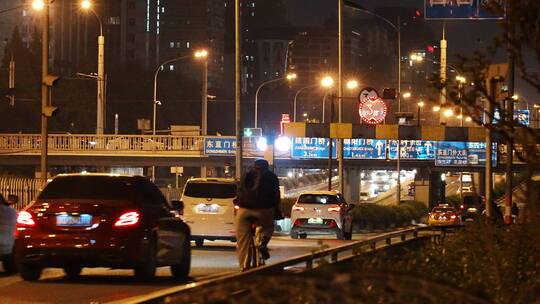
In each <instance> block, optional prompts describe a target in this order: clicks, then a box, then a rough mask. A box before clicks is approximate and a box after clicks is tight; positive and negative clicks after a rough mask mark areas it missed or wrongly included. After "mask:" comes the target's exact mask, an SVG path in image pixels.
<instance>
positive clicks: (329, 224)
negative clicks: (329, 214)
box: [328, 220, 337, 227]
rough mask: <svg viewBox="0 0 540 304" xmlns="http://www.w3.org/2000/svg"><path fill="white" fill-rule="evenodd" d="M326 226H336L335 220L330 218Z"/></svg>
mask: <svg viewBox="0 0 540 304" xmlns="http://www.w3.org/2000/svg"><path fill="white" fill-rule="evenodd" d="M328 226H330V227H336V226H337V224H336V221H334V220H330V223H328Z"/></svg>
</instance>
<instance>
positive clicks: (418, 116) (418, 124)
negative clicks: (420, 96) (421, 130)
mask: <svg viewBox="0 0 540 304" xmlns="http://www.w3.org/2000/svg"><path fill="white" fill-rule="evenodd" d="M424 105H425V104H424V102H423V101H420V102H418V103H417V104H416V106H417V107H418V113H417V115H416V119H417V121H416V125H417V126H420V109H422V107H423V106H424Z"/></svg>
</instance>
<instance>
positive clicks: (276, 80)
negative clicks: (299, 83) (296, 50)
mask: <svg viewBox="0 0 540 304" xmlns="http://www.w3.org/2000/svg"><path fill="white" fill-rule="evenodd" d="M283 79H287V80H293V79H296V74H294V73H291V74H287V75H285V77H279V78H276V79H271V80H268V81H265V82H263V83H261V84H260V85H259V87H258V88H257V91H255V118H254V125H255V128H257V115H258V103H259V102H258V97H259V91H260V90H261V89H262V87H264V86H265V85H267V84H269V83H273V82H278V81H280V80H283Z"/></svg>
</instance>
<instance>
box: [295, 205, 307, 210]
mask: <svg viewBox="0 0 540 304" xmlns="http://www.w3.org/2000/svg"><path fill="white" fill-rule="evenodd" d="M304 210H306V208H304V207H302V206H298V205H297V204H294V205H293V206H292V211H304Z"/></svg>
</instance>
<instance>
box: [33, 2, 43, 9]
mask: <svg viewBox="0 0 540 304" xmlns="http://www.w3.org/2000/svg"><path fill="white" fill-rule="evenodd" d="M43 7H45V2H43V0H34V1H32V8H33V9H35V10H42V9H43Z"/></svg>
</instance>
